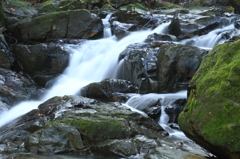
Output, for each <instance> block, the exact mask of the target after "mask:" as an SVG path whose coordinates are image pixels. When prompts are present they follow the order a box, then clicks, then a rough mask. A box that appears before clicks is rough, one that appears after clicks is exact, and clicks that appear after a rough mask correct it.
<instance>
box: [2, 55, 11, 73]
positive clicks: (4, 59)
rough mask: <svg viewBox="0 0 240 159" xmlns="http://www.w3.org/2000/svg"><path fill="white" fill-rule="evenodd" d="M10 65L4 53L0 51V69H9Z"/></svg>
mask: <svg viewBox="0 0 240 159" xmlns="http://www.w3.org/2000/svg"><path fill="white" fill-rule="evenodd" d="M10 67H11V63H10V60H9V58H8V56H7V54H6V52H4V51H2V50H0V68H6V69H10Z"/></svg>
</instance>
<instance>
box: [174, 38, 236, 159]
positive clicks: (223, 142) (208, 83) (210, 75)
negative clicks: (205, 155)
mask: <svg viewBox="0 0 240 159" xmlns="http://www.w3.org/2000/svg"><path fill="white" fill-rule="evenodd" d="M239 44H240V41H236V42H233V43H226V44H222V45H218V46H216V47H214V48H213V49H212V50H211V52H210V53H209V54H207V55H206V56H205V57H204V59H203V61H202V63H201V66H200V68H199V69H198V71H197V72H196V74H195V75H194V77H193V79H192V81H191V90H190V97H189V99H188V103H187V105H186V107H185V108H184V110H183V112H182V113H181V114H180V116H179V119H178V121H179V125H180V127H181V129H182V130H183V131H184V133H185V134H186V135H187V136H188V137H189V138H190V139H192V140H194V141H195V142H197V143H198V144H199V145H201V146H202V147H204V148H206V149H208V150H209V151H210V152H212V153H213V154H215V155H216V156H217V157H218V158H220V159H223V158H230V159H234V158H240V155H239V151H240V144H239V142H238V139H239V133H238V132H239V122H238V119H239V113H238V112H239V105H240V100H239V97H238V94H239V93H240V90H239V79H240V78H239V70H240V68H239V65H240V63H239V60H238V59H239V54H238V52H239V50H240V47H239V46H240V45H239Z"/></svg>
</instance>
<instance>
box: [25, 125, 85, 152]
mask: <svg viewBox="0 0 240 159" xmlns="http://www.w3.org/2000/svg"><path fill="white" fill-rule="evenodd" d="M50 134H51V135H50ZM49 145H51V146H49ZM25 147H26V149H28V150H29V151H35V152H38V153H40V154H57V153H64V152H74V153H79V151H81V150H82V149H83V148H84V144H83V141H82V138H81V134H80V133H79V131H78V130H77V129H76V128H75V127H73V126H71V125H68V124H65V123H55V124H54V125H48V126H45V128H44V129H40V130H39V131H36V132H35V133H33V134H31V135H30V137H29V138H27V142H26V143H25Z"/></svg>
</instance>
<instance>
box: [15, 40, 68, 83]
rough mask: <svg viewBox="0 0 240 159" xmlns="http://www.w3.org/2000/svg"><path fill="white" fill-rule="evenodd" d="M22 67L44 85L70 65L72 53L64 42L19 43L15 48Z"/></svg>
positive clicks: (19, 64)
mask: <svg viewBox="0 0 240 159" xmlns="http://www.w3.org/2000/svg"><path fill="white" fill-rule="evenodd" d="M13 54H14V55H15V57H16V60H17V64H18V66H19V67H20V69H21V70H22V71H24V72H26V73H28V74H29V75H30V76H32V77H33V78H34V80H35V81H36V82H37V83H38V84H39V85H40V86H42V87H44V86H45V84H46V82H47V81H48V80H50V79H51V78H53V77H55V76H57V75H59V74H61V73H62V72H63V71H64V70H65V68H66V67H67V66H68V62H69V57H70V53H69V52H67V50H65V49H64V48H63V45H62V44H57V43H41V44H36V45H22V44H18V45H16V46H15V47H14V48H13Z"/></svg>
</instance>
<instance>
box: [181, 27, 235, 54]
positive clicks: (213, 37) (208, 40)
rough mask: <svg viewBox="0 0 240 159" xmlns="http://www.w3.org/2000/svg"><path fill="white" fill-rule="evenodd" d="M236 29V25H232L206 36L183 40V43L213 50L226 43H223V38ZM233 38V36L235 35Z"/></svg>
mask: <svg viewBox="0 0 240 159" xmlns="http://www.w3.org/2000/svg"><path fill="white" fill-rule="evenodd" d="M234 28H235V27H234V25H233V24H231V25H228V26H226V27H223V28H219V29H215V30H213V31H211V32H209V33H208V34H206V35H202V36H195V37H194V38H192V39H186V40H183V41H181V43H182V44H187V43H188V42H190V43H191V45H193V46H196V47H200V48H204V49H207V50H211V49H212V48H213V47H214V46H215V45H217V44H221V43H224V42H225V41H221V38H222V36H223V35H224V34H225V33H227V32H228V31H230V30H233V29H234ZM231 36H233V34H232V35H231ZM223 40H226V39H223Z"/></svg>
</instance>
